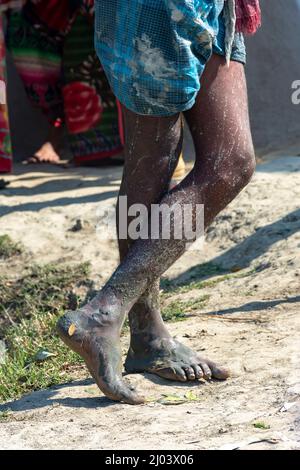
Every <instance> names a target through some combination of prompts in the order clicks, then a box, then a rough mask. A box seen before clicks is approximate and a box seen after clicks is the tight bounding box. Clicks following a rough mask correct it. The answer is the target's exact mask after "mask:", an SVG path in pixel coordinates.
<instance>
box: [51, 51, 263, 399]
mask: <svg viewBox="0 0 300 470" xmlns="http://www.w3.org/2000/svg"><path fill="white" fill-rule="evenodd" d="M126 113H128V116H129V115H130V112H129V111H126ZM133 116H135V119H136V121H135V122H136V125H137V123H139V125H138V127H135V134H134V135H132V136H131V137H132V139H135V141H133V144H132V146H131V152H135V149H136V144H137V142H139V140H141V142H143V145H144V147H140V148H141V152H142V150H143V149H144V150H143V152H142V153H140V154H139V155H137V154H136V166H137V165H138V164H139V162H140V163H142V161H143V156H144V154H147V146H148V145H149V144H150V143H151V142H152V146H151V157H152V159H153V163H154V160H155V158H158V160H160V157H159V155H160V152H161V149H162V148H165V147H164V145H165V142H166V141H168V139H169V138H170V145H171V147H170V152H169V155H174V151H173V153H172V152H171V149H174V148H177V146H179V147H181V144H180V142H181V131H180V132H178V127H177V126H179V124H178V122H179V116H172V117H170V118H153V117H151V118H150V117H144V116H139V117H138V118H137V116H136V115H133ZM186 118H187V121H188V124H189V127H190V129H191V132H192V135H193V139H194V143H195V150H196V162H195V166H194V168H193V170H192V171H191V172H190V174H189V175H188V176H187V177H186V178H185V179H184V180H183V182H182V183H181V184H180V185H178V186H177V187H175V188H174V189H173V190H172V191H171V192H167V193H166V194H165V195H164V196H163V197H162V198H161V200H160V201H159V203H160V204H167V205H168V206H170V207H171V206H173V204H175V203H177V204H179V205H180V206H181V207H183V206H184V205H185V204H190V205H192V206H193V209H194V210H196V205H197V204H204V216H205V227H208V226H209V224H210V223H211V222H212V220H213V219H214V217H215V216H216V215H217V214H218V213H219V212H220V211H221V210H222V209H224V208H225V207H226V206H227V204H228V203H229V202H230V201H231V200H232V199H234V198H235V197H236V196H237V194H238V193H239V192H240V191H241V189H242V188H243V187H244V186H245V185H246V184H247V183H248V182H249V180H250V178H251V176H252V174H253V171H254V166H255V163H254V162H255V160H254V153H253V146H252V140H251V133H250V128H249V120H248V107H247V93H246V84H245V77H244V70H243V66H242V65H241V64H239V63H236V62H232V63H231V65H230V67H229V68H227V67H226V66H225V61H224V58H222V57H219V56H213V57H212V59H211V60H210V61H209V63H208V65H207V67H206V71H205V73H204V76H203V80H202V91H201V92H200V93H199V96H198V98H197V103H196V104H195V105H194V107H193V108H192V109H191V110H190V111H188V112H187V113H186ZM155 119H158V120H161V119H162V120H163V121H164V125H166V123H167V122H168V120H169V125H170V134H169V136H166V135H162V136H161V137H160V138H159V136H158V134H156V135H149V134H146V133H145V132H146V130H147V123H148V122H150V121H154V120H155ZM133 121H134V120H133ZM174 126H175V127H174ZM166 128H167V126H166ZM180 129H181V126H180ZM126 131H127V136H128V133H129V135H130V127H129V128H128V125H127V124H126ZM171 137H172V138H171ZM155 139H156V140H158V142H157V150H156V152H157V155H155V153H154V147H153V141H154V140H155ZM174 139H175V140H174ZM176 139H177V141H176ZM134 142H135V143H134ZM128 144H129V145H130V143H128ZM132 155H134V154H132ZM176 155H177V152H176ZM174 159H175V158H174ZM157 179H158V180H159V181H160V184H162V182H161V179H162V175H161V174H160V173H159V171H157V172H156V173H155V180H154V181H151V184H153V185H154V184H157V182H156V180H157ZM166 179H167V178H166ZM135 184H137V185H138V184H139V183H138V181H135ZM149 186H150V181H149V185H148V187H149ZM145 189H146V188H142V190H143V191H145ZM193 228H195V227H193ZM173 229H174V226H173V225H171V230H173ZM186 242H187V240H185V239H182V240H176V239H174V237H171V239H170V240H163V239H162V238H159V239H158V240H153V239H148V240H137V241H135V242H134V243H133V244H132V245H131V247H130V248H129V250H128V253H127V255H126V256H125V258H124V259H123V261H122V262H121V264H120V265H119V267H118V268H117V270H116V271H115V272H114V274H113V275H112V277H111V278H110V280H109V281H108V282H107V284H106V285H105V286H104V288H103V289H102V290H101V291H100V292H99V293H98V294H97V296H96V297H95V298H94V299H93V300H92V301H91V302H90V303H89V304H88V305H86V306H85V307H83V308H82V309H80V310H79V311H77V312H70V313H67V314H66V315H65V316H64V317H63V318H62V319H61V320H60V321H59V324H58V329H59V333H60V335H61V337H62V339H63V340H64V341H65V342H66V343H67V344H68V345H69V346H70V347H71V348H72V349H74V350H75V351H77V352H78V353H79V354H81V355H82V356H83V358H84V359H85V361H86V363H87V366H88V367H89V370H90V371H91V373H92V375H93V377H94V378H95V380H96V382H97V383H98V385H99V387H100V389H101V390H102V391H103V392H104V393H105V394H106V395H107V396H108V397H110V398H112V399H114V400H121V401H125V402H127V403H140V402H141V401H142V399H141V398H140V397H139V396H137V395H136V394H135V392H133V391H132V390H130V388H129V387H128V386H127V385H126V383H125V382H124V381H123V380H122V376H121V350H120V342H119V337H120V330H121V327H122V324H123V321H124V319H125V316H126V314H128V312H130V311H131V310H132V308H133V306H134V305H135V304H136V303H137V302H138V301H139V299H141V296H142V295H143V294H144V293H145V292H146V291H147V289H149V287H150V286H153V285H154V284H155V283H156V282H157V279H159V277H160V276H161V275H162V274H163V273H164V272H165V271H166V270H167V269H168V268H169V267H170V266H171V265H172V264H173V263H174V262H175V261H176V260H177V259H178V258H179V257H180V256H181V255H182V254H183V253H184V251H185V249H186ZM151 298H153V297H152V296H151V294H149V296H148V299H149V301H150V299H151ZM154 303H155V297H154ZM154 310H155V309H154V308H152V307H151V308H150V309H149V311H151V312H153V311H154ZM157 310H158V309H157ZM136 318H137V316H136ZM155 321H157V322H159V323H160V322H161V318H160V315H158V314H157V315H156V316H155V319H154V320H153V321H151V320H150V322H149V323H152V324H153V323H154V322H155ZM145 328H147V324H144V325H143V324H142V320H141V323H140V328H139V329H140V330H143V329H145ZM148 328H149V326H148ZM162 328H164V327H162ZM133 333H134V331H133ZM151 334H152V333H151ZM153 334H154V335H155V334H156V333H155V329H154V332H153ZM164 334H165V333H164V331H163V335H164ZM167 339H168V338H167ZM189 351H190V350H188V352H187V359H185V361H186V360H187V364H188V367H190V366H192V370H193V372H194V375H195V377H196V375H201V373H202V374H205V376H206V377H209V376H210V375H214V366H213V365H212V364H211V363H210V361H205V362H204V363H203V364H202V363H201V362H199V363H197V364H196V363H195V369H194V367H193V364H191V363H190V362H191V360H190V357H191V356H190V354H191V353H190V352H189ZM144 354H145V356H146V355H147V346H146V344H145V351H144ZM151 354H152V352H151ZM168 354H169V351H168ZM176 355H177V351H176V348H175V359H176ZM168 359H170V358H169V357H168ZM171 359H173V356H172V357H171ZM192 359H193V360H194V356H193V358H192ZM159 360H160V361H161V358H159ZM156 362H157V361H156ZM184 364H186V362H184ZM196 366H199V369H198V367H196ZM208 369H209V370H210V373H209V370H208ZM182 370H183V369H182ZM217 370H218V371H219V372H221V374H222V373H223V372H222V369H216V371H217ZM171 372H172V374H173V373H174V372H173V371H172V370H171ZM184 372H185V373H186V374H189V375H186V377H189V376H190V377H191V378H193V373H192V372H191V371H189V370H187V371H186V370H185V371H184ZM219 372H216V374H218V373H219ZM177 374H178V378H179V376H180V375H181V371H179V372H178V371H177V370H176V375H177ZM174 375H175V374H174ZM225 376H226V372H225V371H224V377H223V378H225ZM173 377H174V376H172V377H169V378H173ZM220 378H222V377H220Z"/></svg>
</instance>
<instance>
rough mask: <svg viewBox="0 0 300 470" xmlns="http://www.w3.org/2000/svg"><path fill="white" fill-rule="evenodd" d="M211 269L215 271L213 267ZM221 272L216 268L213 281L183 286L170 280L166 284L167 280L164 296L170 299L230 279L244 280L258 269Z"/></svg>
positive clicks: (206, 280)
mask: <svg viewBox="0 0 300 470" xmlns="http://www.w3.org/2000/svg"><path fill="white" fill-rule="evenodd" d="M207 264H209V263H207ZM201 266H203V265H200V266H199V270H200V267H201ZM211 268H212V269H213V267H211ZM220 270H221V268H219V270H218V268H217V267H216V275H215V277H214V278H213V279H204V280H197V281H189V282H185V283H184V284H181V285H180V284H179V285H178V284H175V283H174V282H172V281H171V280H168V282H166V280H164V284H163V286H162V287H163V289H164V292H163V296H164V297H165V298H168V297H170V296H171V295H173V294H185V293H186V292H189V291H191V290H199V289H205V288H206V287H214V286H216V285H217V284H220V283H221V282H224V281H227V280H229V279H242V278H244V277H247V276H250V274H253V273H254V272H256V269H251V270H247V271H244V270H241V271H239V272H234V273H227V274H223V275H220V272H221V271H220ZM223 272H224V271H223ZM203 277H204V276H203Z"/></svg>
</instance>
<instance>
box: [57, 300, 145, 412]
mask: <svg viewBox="0 0 300 470" xmlns="http://www.w3.org/2000/svg"><path fill="white" fill-rule="evenodd" d="M108 316H109V315H108V314H107V313H105V312H101V311H99V310H97V311H95V312H92V311H91V308H89V306H86V307H84V308H83V309H80V310H77V311H76V312H68V313H66V314H65V315H64V316H63V317H62V318H60V320H59V321H58V324H57V329H58V333H59V335H60V337H61V339H62V340H63V341H64V343H66V344H67V346H69V347H70V348H71V349H73V351H75V352H76V353H77V354H80V356H81V357H82V358H83V359H84V361H85V363H86V365H87V367H88V369H89V371H90V373H91V375H92V376H93V378H94V379H95V381H96V383H97V385H98V387H99V388H100V390H101V391H102V392H103V393H104V394H105V395H106V396H107V397H108V398H111V399H112V400H115V401H122V402H125V403H129V404H132V405H133V404H140V403H143V402H144V401H145V400H144V398H142V397H140V396H138V395H137V394H136V393H135V392H133V391H132V390H131V389H130V388H129V386H128V385H126V383H125V382H124V381H123V379H122V361H121V355H122V352H121V346H120V328H121V326H120V323H119V322H114V321H113V320H110V319H108Z"/></svg>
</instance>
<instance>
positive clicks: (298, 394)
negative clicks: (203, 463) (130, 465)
mask: <svg viewBox="0 0 300 470" xmlns="http://www.w3.org/2000/svg"><path fill="white" fill-rule="evenodd" d="M15 170H16V171H15V175H14V176H11V177H10V178H9V179H10V180H11V184H10V186H9V187H8V188H7V189H5V190H2V191H1V192H0V215H1V219H0V233H2V234H3V233H7V234H9V235H10V236H11V237H12V238H13V240H16V241H21V242H22V243H23V245H24V246H25V248H26V249H27V250H28V253H30V256H29V258H28V261H30V262H33V261H38V262H50V261H53V262H57V263H78V262H81V261H91V262H92V270H93V273H94V276H95V279H96V280H97V283H98V285H99V286H100V285H101V284H103V282H104V281H105V279H107V277H108V276H109V274H110V273H111V272H112V269H113V268H114V266H115V265H116V263H117V261H118V253H117V249H116V243H115V241H113V240H112V241H111V240H104V239H103V226H101V225H99V220H100V219H101V217H102V216H103V213H105V211H107V210H108V211H109V210H111V209H112V208H113V206H114V204H115V197H116V193H117V189H118V184H119V180H120V175H121V169H119V168H113V169H73V170H68V171H67V170H64V169H60V168H57V169H54V168H46V167H45V168H44V167H39V169H38V170H36V169H35V170H36V171H32V170H31V169H28V170H27V171H26V173H24V168H18V167H17V168H16V169H15ZM299 201H300V158H299V157H282V158H276V159H274V160H272V161H269V162H268V163H265V164H262V165H259V167H258V170H257V173H256V176H255V178H254V179H253V181H252V183H251V184H250V185H249V186H248V187H247V188H246V189H245V190H244V191H243V192H242V194H241V195H240V196H239V197H238V198H237V199H236V200H235V201H234V202H233V203H232V204H231V205H230V206H229V207H228V209H226V211H224V212H223V213H222V214H221V215H220V216H219V217H218V219H217V221H216V223H215V224H214V226H213V227H212V228H211V229H210V230H209V233H208V235H207V239H206V241H205V244H204V246H203V248H202V249H201V250H200V251H189V252H187V253H186V254H185V255H184V256H183V257H182V258H181V259H180V260H179V261H178V262H177V263H176V265H174V266H173V267H172V268H171V269H170V270H169V272H168V276H169V277H170V278H175V279H181V280H182V279H185V280H187V281H188V280H189V279H191V278H192V276H193V272H195V269H196V266H197V265H199V264H200V263H203V262H212V263H214V264H217V265H219V266H222V267H223V268H226V269H228V270H229V271H230V270H231V271H236V272H237V274H238V273H239V272H245V273H246V275H245V276H240V277H239V276H238V275H237V277H236V278H234V277H232V276H231V277H229V278H228V279H225V280H223V281H222V282H219V283H215V285H208V286H207V287H206V288H205V289H204V290H203V289H202V290H201V295H203V294H205V295H207V296H208V300H207V302H206V304H205V306H204V307H203V308H201V310H199V311H196V313H195V314H194V315H193V316H192V317H190V318H188V319H187V320H186V321H183V322H177V323H172V324H170V325H169V327H170V330H171V331H172V333H173V334H174V335H175V336H176V337H177V338H178V339H179V340H181V341H183V342H184V343H185V344H187V345H188V346H191V347H193V348H195V349H196V350H198V351H203V354H205V355H207V356H210V357H211V358H213V359H214V360H216V361H219V362H221V363H223V364H225V365H227V366H229V367H230V368H231V370H232V377H231V378H230V379H229V380H228V381H227V382H223V383H220V382H211V383H200V384H197V385H193V384H192V385H185V384H183V385H182V384H179V383H171V382H167V381H164V380H162V379H158V378H156V377H155V376H151V375H148V374H145V375H130V376H127V380H129V381H130V382H131V383H132V384H133V385H135V386H136V387H137V388H138V389H139V390H140V392H141V393H143V394H144V395H146V396H148V397H149V398H150V401H149V403H147V404H145V405H142V406H137V407H133V406H130V405H123V404H118V403H117V404H115V403H112V402H110V401H109V400H107V399H106V398H105V397H103V396H101V394H100V393H99V392H98V389H97V388H96V386H95V385H94V384H93V383H92V382H91V381H89V380H83V381H78V382H74V383H71V384H68V385H63V386H59V387H54V388H51V389H48V390H44V391H39V392H35V393H32V394H31V395H28V396H25V397H23V398H21V399H20V400H17V401H15V402H12V403H10V404H9V407H10V409H11V410H12V411H13V413H12V414H10V416H9V418H8V420H6V421H4V422H1V424H0V448H1V449H17V448H22V449H55V448H57V449H177V450H180V449H235V448H241V449H272V450H273V449H298V450H299V449H300V321H299V301H300V293H299V285H300V255H299V253H300V250H299V248H300V232H299V229H300V203H299ZM78 220H80V224H79V227H80V228H81V229H80V230H78V231H72V230H70V229H72V227H74V225H76V221H78ZM77 225H78V223H77ZM241 269H243V271H240V270H241ZM14 270H15V271H16V270H17V266H16V265H14V264H11V265H9V266H7V271H8V272H14ZM199 295H200V294H199V292H198V291H196V290H190V291H189V292H186V293H185V294H183V296H184V297H185V298H191V299H197V296H199ZM123 342H124V352H126V347H127V343H128V338H127V337H124V339H123ZM190 391H192V394H189V393H188V392H190ZM174 395H176V396H177V397H180V398H181V400H180V401H178V402H176V404H175V403H174V402H172V397H173V396H174ZM170 396H171V398H170ZM186 397H189V399H187V398H186ZM191 397H192V399H191ZM0 409H1V408H0Z"/></svg>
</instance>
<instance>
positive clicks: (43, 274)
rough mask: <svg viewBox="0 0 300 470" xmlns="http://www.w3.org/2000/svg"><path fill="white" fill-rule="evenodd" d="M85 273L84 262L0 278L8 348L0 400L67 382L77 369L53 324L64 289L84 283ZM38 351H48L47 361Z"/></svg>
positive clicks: (77, 362)
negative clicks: (8, 322) (15, 276)
mask: <svg viewBox="0 0 300 470" xmlns="http://www.w3.org/2000/svg"><path fill="white" fill-rule="evenodd" d="M88 273H89V265H88V264H87V263H84V264H80V265H78V266H76V267H66V266H64V267H57V266H53V265H46V266H35V267H33V268H32V269H30V271H29V273H28V274H27V275H26V276H24V277H23V278H22V279H19V280H16V281H7V280H3V279H2V280H0V298H1V304H0V313H1V314H2V315H4V316H5V315H6V318H9V321H10V326H7V322H6V321H5V322H4V323H2V331H1V333H2V335H3V336H4V337H5V342H6V345H7V347H8V350H7V353H6V357H5V362H4V364H2V365H0V401H1V402H6V401H9V400H12V399H16V398H18V397H20V396H22V395H24V394H25V393H29V392H31V391H34V390H38V389H42V388H46V387H49V386H52V385H56V384H60V383H63V382H67V381H69V380H71V379H72V378H73V379H74V375H75V373H76V372H77V373H78V368H79V369H81V365H80V363H81V362H82V361H81V359H80V358H79V356H77V355H76V354H75V353H73V352H72V351H71V350H69V349H68V348H67V347H66V346H65V345H64V344H63V343H62V342H61V340H60V339H59V337H58V335H57V334H56V332H55V325H56V322H57V319H58V318H59V316H60V315H61V314H62V312H63V310H65V309H66V308H69V305H68V303H69V299H68V291H70V290H71V289H73V288H74V287H75V285H79V284H81V283H86V282H87V276H88ZM11 323H13V324H11ZM41 350H43V351H46V352H48V353H50V354H49V355H48V356H49V357H48V359H46V360H40V355H39V356H37V353H38V352H39V351H41ZM51 354H53V356H52V355H51ZM44 355H45V356H47V354H44Z"/></svg>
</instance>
